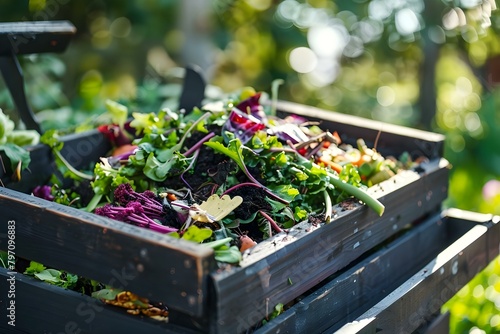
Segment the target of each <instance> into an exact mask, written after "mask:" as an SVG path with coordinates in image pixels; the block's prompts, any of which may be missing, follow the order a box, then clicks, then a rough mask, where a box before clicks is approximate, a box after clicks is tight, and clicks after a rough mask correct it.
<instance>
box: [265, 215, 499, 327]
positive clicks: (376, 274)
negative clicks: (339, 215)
mask: <svg viewBox="0 0 500 334" xmlns="http://www.w3.org/2000/svg"><path fill="white" fill-rule="evenodd" d="M497 221H498V217H492V216H491V215H481V214H475V213H470V212H465V211H460V210H448V211H445V212H443V214H437V215H435V216H432V217H430V218H429V219H427V220H426V221H424V222H422V223H421V224H419V225H418V226H416V227H415V228H413V229H411V230H410V231H408V232H407V233H405V234H404V235H402V236H400V237H399V238H397V239H396V240H394V241H392V242H390V243H388V244H386V245H384V246H383V247H382V248H380V249H378V250H376V251H374V252H373V253H372V254H370V255H368V256H366V257H365V258H364V259H362V260H361V261H359V262H356V263H355V264H354V265H352V266H351V267H350V268H348V269H346V270H344V271H343V272H341V273H338V274H336V275H333V276H332V277H330V278H329V279H328V280H327V281H326V282H324V283H323V284H322V285H321V286H320V287H318V288H317V289H315V290H313V291H311V292H310V293H308V294H305V295H304V296H302V297H301V298H300V301H297V303H296V304H295V305H294V306H293V307H291V308H290V309H288V310H287V311H285V312H284V313H283V314H282V315H281V316H279V317H278V318H276V319H273V320H271V321H270V322H269V323H268V324H267V325H265V326H263V327H262V328H260V329H259V330H258V331H257V332H256V333H257V334H264V333H278V332H279V333H303V332H305V331H306V330H308V329H311V328H314V329H315V330H316V332H318V333H319V332H326V333H332V332H334V331H336V330H339V329H341V330H340V333H356V332H357V331H358V330H359V328H362V329H363V330H361V331H360V332H362V333H378V331H377V330H378V329H383V330H386V331H387V332H388V333H406V332H408V333H410V332H413V331H414V330H416V329H417V328H422V327H426V326H427V325H429V323H430V322H431V321H432V320H433V319H434V317H435V316H436V315H437V314H438V313H439V308H440V307H441V305H443V304H444V303H445V302H446V301H447V300H448V299H449V298H451V297H452V296H453V294H454V293H455V292H456V291H458V289H460V288H461V287H462V286H464V285H465V284H466V283H467V282H468V281H469V280H470V279H471V278H472V277H473V276H474V275H475V274H476V273H477V272H479V271H480V270H481V269H482V268H484V267H485V266H486V265H487V264H488V263H489V262H490V261H491V260H493V259H494V258H495V256H496V255H498V243H495V245H494V246H496V254H491V253H489V252H488V249H489V247H490V246H492V245H490V242H489V241H488V240H491V239H492V238H498V236H499V235H500V233H499V232H500V229H499V226H498V224H497V223H496V222H497ZM412 289H415V290H412ZM386 297H387V298H386ZM384 298H385V299H384ZM383 299H384V300H383ZM381 300H383V301H381ZM377 303H378V304H377ZM391 303H394V305H392V304H391ZM375 305H376V306H375ZM389 305H391V308H390V309H389V308H388V306H389ZM363 313H364V314H363ZM372 316H373V317H375V318H372ZM388 318H389V319H390V320H388ZM380 322H383V323H384V325H385V326H380V325H377V324H379V323H380ZM405 322H409V323H410V322H411V324H412V326H411V327H410V326H406V324H405ZM346 323H349V324H346ZM409 323H408V325H409ZM368 324H369V325H368ZM368 328H370V330H373V331H370V330H368Z"/></svg>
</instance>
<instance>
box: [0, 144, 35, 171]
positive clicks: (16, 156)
mask: <svg viewBox="0 0 500 334" xmlns="http://www.w3.org/2000/svg"><path fill="white" fill-rule="evenodd" d="M0 151H4V153H5V156H6V157H7V158H8V159H9V161H10V166H11V168H12V170H13V171H14V170H16V168H17V165H18V164H19V163H21V169H24V168H27V167H28V165H29V164H30V162H31V157H30V154H29V152H28V151H27V150H25V149H24V148H22V147H20V146H18V145H16V144H11V143H5V144H3V145H0Z"/></svg>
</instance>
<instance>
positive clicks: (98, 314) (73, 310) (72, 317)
mask: <svg viewBox="0 0 500 334" xmlns="http://www.w3.org/2000/svg"><path fill="white" fill-rule="evenodd" d="M10 277H11V274H10V273H9V272H8V271H7V270H5V269H4V268H0V291H2V293H4V295H3V296H2V298H1V299H0V307H1V309H2V312H1V314H2V321H0V332H1V333H4V334H7V333H80V334H85V333H88V334H95V333H148V334H149V333H151V334H160V333H163V334H168V333H186V334H190V333H194V332H192V331H190V330H188V329H186V328H179V327H177V326H175V325H172V324H167V323H165V322H159V321H156V320H153V319H149V318H147V317H142V316H133V315H130V314H127V313H126V312H125V310H124V309H119V308H115V307H113V306H109V305H104V304H103V303H101V302H100V301H99V300H97V299H94V298H91V297H89V296H85V295H82V294H80V293H77V292H75V291H70V290H65V289H62V288H60V287H57V286H54V285H50V284H47V283H44V282H41V281H38V280H35V279H33V278H31V277H27V276H24V275H21V274H15V275H14V277H15V285H14V287H15V298H12V300H14V301H15V327H12V326H9V325H8V321H10V319H9V318H7V317H6V314H5V313H6V308H7V305H5V303H6V302H9V303H10V299H8V298H6V297H7V296H6V295H7V291H9V289H10V282H9V281H7V279H8V278H10Z"/></svg>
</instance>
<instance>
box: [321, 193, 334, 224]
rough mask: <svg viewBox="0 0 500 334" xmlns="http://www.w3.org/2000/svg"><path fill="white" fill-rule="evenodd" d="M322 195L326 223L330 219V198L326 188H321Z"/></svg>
mask: <svg viewBox="0 0 500 334" xmlns="http://www.w3.org/2000/svg"><path fill="white" fill-rule="evenodd" d="M323 195H324V196H325V223H327V224H328V223H329V222H330V220H331V219H332V199H331V197H330V195H329V194H328V191H326V190H323Z"/></svg>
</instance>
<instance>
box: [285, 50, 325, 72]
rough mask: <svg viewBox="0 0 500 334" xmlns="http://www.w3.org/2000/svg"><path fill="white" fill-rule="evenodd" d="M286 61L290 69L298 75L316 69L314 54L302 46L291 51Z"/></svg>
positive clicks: (316, 59)
mask: <svg viewBox="0 0 500 334" xmlns="http://www.w3.org/2000/svg"><path fill="white" fill-rule="evenodd" d="M288 59H289V62H290V66H291V67H292V69H293V70H294V71H296V72H298V73H309V72H311V71H312V70H314V69H315V68H316V65H317V63H318V58H317V57H316V54H315V53H314V52H313V51H312V50H311V49H309V48H306V47H303V46H301V47H298V48H295V49H293V50H292V51H291V52H290V55H289V57H288Z"/></svg>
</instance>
